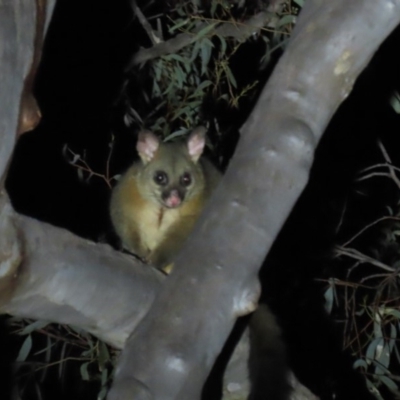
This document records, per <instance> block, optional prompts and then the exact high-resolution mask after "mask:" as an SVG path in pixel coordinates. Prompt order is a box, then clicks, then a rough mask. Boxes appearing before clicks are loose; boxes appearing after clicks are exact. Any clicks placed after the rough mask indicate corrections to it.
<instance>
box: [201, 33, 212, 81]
mask: <svg viewBox="0 0 400 400" xmlns="http://www.w3.org/2000/svg"><path fill="white" fill-rule="evenodd" d="M213 47H214V45H213V44H212V43H211V41H210V40H208V39H203V40H202V41H201V44H200V58H201V75H204V74H207V66H208V63H209V61H210V58H211V53H212V48H213Z"/></svg>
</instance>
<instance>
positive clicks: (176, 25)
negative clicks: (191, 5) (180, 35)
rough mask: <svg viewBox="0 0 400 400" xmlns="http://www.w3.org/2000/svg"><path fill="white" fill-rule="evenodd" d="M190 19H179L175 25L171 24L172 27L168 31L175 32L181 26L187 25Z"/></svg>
mask: <svg viewBox="0 0 400 400" xmlns="http://www.w3.org/2000/svg"><path fill="white" fill-rule="evenodd" d="M189 21H190V18H186V19H183V20H181V21H179V20H178V22H177V23H176V24H175V25H173V26H171V27H170V28H169V29H168V32H169V33H173V32H174V31H176V30H177V29H179V28H181V27H182V26H183V25H186V24H187V23H188V22H189Z"/></svg>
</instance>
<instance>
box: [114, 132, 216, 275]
mask: <svg viewBox="0 0 400 400" xmlns="http://www.w3.org/2000/svg"><path fill="white" fill-rule="evenodd" d="M205 133H206V130H205V128H203V127H198V128H196V129H194V130H193V132H192V133H191V134H190V135H189V137H188V139H187V140H186V141H185V142H175V143H162V142H161V141H160V139H159V138H158V137H157V136H156V135H155V134H154V133H152V132H150V131H142V132H140V133H139V137H138V141H137V145H136V148H137V151H138V153H139V157H140V160H139V161H138V162H136V163H134V164H133V165H132V166H131V167H130V168H129V169H128V170H127V171H126V173H125V174H124V175H123V176H122V177H121V179H120V181H119V182H118V184H117V185H116V187H115V188H114V190H113V193H112V196H111V206H110V212H111V220H112V223H113V225H114V228H115V231H116V233H117V234H118V236H119V237H120V239H121V241H122V245H123V247H124V248H125V249H126V250H128V251H130V252H132V253H134V254H136V255H137V256H139V257H140V258H141V259H143V260H144V261H146V262H149V263H151V264H152V265H155V266H156V267H158V268H163V267H165V266H167V265H169V263H170V262H171V261H172V259H173V258H174V256H175V255H176V253H177V252H178V251H179V250H180V248H181V247H182V245H183V243H184V242H185V239H186V238H187V237H188V235H189V233H190V232H191V230H192V229H193V226H194V223H195V222H196V220H197V218H198V217H199V215H200V213H201V211H202V209H203V207H204V205H205V203H206V201H207V200H208V198H209V197H210V194H211V192H212V190H213V189H214V187H215V186H216V185H217V183H218V181H219V179H220V176H221V174H220V172H219V171H218V170H217V169H216V168H215V167H214V166H213V165H212V164H211V162H210V161H208V160H207V159H205V158H204V157H201V155H202V154H203V150H204V147H205Z"/></svg>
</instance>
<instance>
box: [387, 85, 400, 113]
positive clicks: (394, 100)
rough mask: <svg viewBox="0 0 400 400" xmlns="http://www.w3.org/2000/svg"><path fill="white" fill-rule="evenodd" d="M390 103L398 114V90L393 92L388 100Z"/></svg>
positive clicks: (399, 106)
mask: <svg viewBox="0 0 400 400" xmlns="http://www.w3.org/2000/svg"><path fill="white" fill-rule="evenodd" d="M389 103H390V105H391V106H392V108H393V110H394V112H395V113H397V114H400V94H399V93H398V92H396V91H395V92H394V93H393V95H392V97H391V98H390V100H389Z"/></svg>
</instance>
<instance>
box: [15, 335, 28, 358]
mask: <svg viewBox="0 0 400 400" xmlns="http://www.w3.org/2000/svg"><path fill="white" fill-rule="evenodd" d="M31 349H32V337H31V335H28V336H27V337H26V339H25V340H24V343H22V346H21V348H20V349H19V353H18V357H17V360H16V361H17V362H23V361H25V360H26V358H27V357H28V355H29V353H30V351H31Z"/></svg>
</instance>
